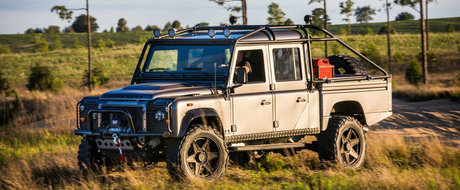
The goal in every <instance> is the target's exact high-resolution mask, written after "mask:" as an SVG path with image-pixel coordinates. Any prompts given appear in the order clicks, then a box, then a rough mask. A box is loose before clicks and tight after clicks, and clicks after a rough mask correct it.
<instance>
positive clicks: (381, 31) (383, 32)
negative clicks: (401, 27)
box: [379, 26, 396, 34]
mask: <svg viewBox="0 0 460 190" xmlns="http://www.w3.org/2000/svg"><path fill="white" fill-rule="evenodd" d="M387 29H388V28H387V27H386V26H382V27H380V30H379V34H387ZM394 33H396V30H395V28H394V27H391V28H390V34H394Z"/></svg>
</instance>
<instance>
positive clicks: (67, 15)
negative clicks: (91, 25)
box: [51, 5, 73, 22]
mask: <svg viewBox="0 0 460 190" xmlns="http://www.w3.org/2000/svg"><path fill="white" fill-rule="evenodd" d="M51 12H56V13H57V14H58V15H59V18H61V19H62V20H67V22H70V21H71V20H72V14H73V11H71V10H68V9H67V8H66V7H65V6H62V5H56V6H54V7H53V8H51Z"/></svg>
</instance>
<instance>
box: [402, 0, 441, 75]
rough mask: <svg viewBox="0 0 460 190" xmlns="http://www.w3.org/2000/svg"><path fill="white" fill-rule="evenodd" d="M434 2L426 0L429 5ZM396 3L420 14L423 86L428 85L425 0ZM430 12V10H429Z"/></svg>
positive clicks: (403, 0)
mask: <svg viewBox="0 0 460 190" xmlns="http://www.w3.org/2000/svg"><path fill="white" fill-rule="evenodd" d="M433 1H434V0H426V3H427V5H428V3H429V2H433ZM394 2H395V3H396V4H398V5H401V6H409V7H411V8H412V9H414V10H416V11H417V12H419V13H420V39H421V40H420V42H421V49H422V65H423V66H422V67H423V69H422V70H423V84H427V83H428V64H427V61H428V60H427V54H426V52H427V49H428V48H427V46H428V44H427V42H428V32H427V30H426V27H427V25H426V23H425V16H424V15H425V9H424V3H423V0H394ZM417 4H418V5H420V9H419V10H417V9H416V8H415V7H416V5H417ZM427 10H428V9H427Z"/></svg>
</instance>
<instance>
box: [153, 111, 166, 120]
mask: <svg viewBox="0 0 460 190" xmlns="http://www.w3.org/2000/svg"><path fill="white" fill-rule="evenodd" d="M163 119H165V113H164V112H163V111H161V110H158V111H157V112H156V113H155V120H157V121H161V120H163Z"/></svg>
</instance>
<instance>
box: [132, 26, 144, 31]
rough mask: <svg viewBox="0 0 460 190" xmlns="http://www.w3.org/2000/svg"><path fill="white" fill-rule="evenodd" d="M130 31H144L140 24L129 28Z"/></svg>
mask: <svg viewBox="0 0 460 190" xmlns="http://www.w3.org/2000/svg"><path fill="white" fill-rule="evenodd" d="M131 31H132V32H142V31H144V30H143V29H142V26H140V25H137V26H136V27H134V28H133V29H131Z"/></svg>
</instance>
